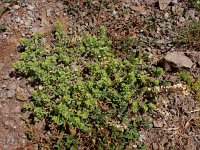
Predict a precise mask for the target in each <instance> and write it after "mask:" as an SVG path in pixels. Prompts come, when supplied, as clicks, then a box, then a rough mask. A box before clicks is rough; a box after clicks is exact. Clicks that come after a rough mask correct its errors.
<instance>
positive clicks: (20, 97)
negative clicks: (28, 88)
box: [16, 87, 30, 101]
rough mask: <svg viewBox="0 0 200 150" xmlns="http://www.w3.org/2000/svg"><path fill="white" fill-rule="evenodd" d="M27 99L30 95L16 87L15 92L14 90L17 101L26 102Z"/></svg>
mask: <svg viewBox="0 0 200 150" xmlns="http://www.w3.org/2000/svg"><path fill="white" fill-rule="evenodd" d="M29 97H30V95H29V94H28V93H27V92H25V91H24V90H23V89H22V88H20V87H17V90H16V98H17V100H20V101H27V100H28V98H29Z"/></svg>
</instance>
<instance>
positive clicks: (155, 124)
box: [153, 120, 163, 128]
mask: <svg viewBox="0 0 200 150" xmlns="http://www.w3.org/2000/svg"><path fill="white" fill-rule="evenodd" d="M153 126H154V127H155V128H162V127H163V122H162V121H160V120H155V121H153Z"/></svg>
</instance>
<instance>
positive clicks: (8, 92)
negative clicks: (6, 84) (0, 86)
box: [6, 90, 15, 98]
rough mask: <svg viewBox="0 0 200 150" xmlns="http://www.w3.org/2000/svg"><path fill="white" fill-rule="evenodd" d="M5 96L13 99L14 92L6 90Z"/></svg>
mask: <svg viewBox="0 0 200 150" xmlns="http://www.w3.org/2000/svg"><path fill="white" fill-rule="evenodd" d="M6 95H7V97H8V98H13V97H14V96H15V90H8V91H7V93H6Z"/></svg>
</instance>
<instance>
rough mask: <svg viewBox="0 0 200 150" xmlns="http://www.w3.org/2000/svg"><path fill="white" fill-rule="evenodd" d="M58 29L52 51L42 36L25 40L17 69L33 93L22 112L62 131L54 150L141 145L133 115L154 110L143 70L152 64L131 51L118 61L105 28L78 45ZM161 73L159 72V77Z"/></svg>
mask: <svg viewBox="0 0 200 150" xmlns="http://www.w3.org/2000/svg"><path fill="white" fill-rule="evenodd" d="M55 28H56V30H55V32H54V40H53V43H51V49H46V48H45V44H44V43H43V40H42V36H35V35H34V36H33V37H32V38H31V39H24V40H23V41H22V45H23V47H24V48H25V51H24V52H23V53H22V55H21V59H20V60H19V61H18V62H17V63H16V64H15V69H16V70H17V72H18V73H19V74H20V75H22V76H25V77H27V78H28V79H29V81H30V82H31V83H32V84H33V85H34V88H35V90H34V91H33V93H32V99H31V101H30V103H28V104H26V105H25V106H24V107H25V108H26V109H28V110H30V111H32V112H33V116H34V121H35V122H37V121H40V120H42V119H45V120H46V123H47V124H54V125H55V126H56V127H59V129H60V128H61V130H62V132H63V133H62V135H64V136H62V138H59V139H57V140H56V141H57V142H56V143H57V144H53V145H54V146H53V148H55V149H59V148H60V149H67V148H71V149H77V147H78V145H80V143H78V141H82V142H83V143H84V141H85V143H86V145H87V144H89V145H88V146H89V147H90V148H91V149H94V148H98V149H103V148H107V149H116V148H118V149H123V148H124V147H126V146H128V145H129V144H131V142H132V141H135V140H137V139H138V138H139V134H138V133H137V125H136V124H135V122H134V121H133V117H134V114H135V113H137V112H138V111H139V109H142V110H143V111H145V112H146V111H148V110H153V109H155V108H156V107H155V105H154V104H153V103H152V102H151V101H150V100H148V93H149V90H147V89H148V86H149V85H148V83H146V77H148V74H147V71H146V70H145V69H144V67H143V66H147V65H148V62H147V63H146V62H145V60H144V59H143V58H142V55H140V57H135V55H133V54H131V52H130V54H128V55H124V56H126V57H118V55H116V54H115V52H114V51H113V50H112V49H111V46H112V42H111V41H110V39H109V38H108V37H107V36H106V34H105V29H104V28H100V30H99V33H98V34H97V35H96V36H91V35H86V36H83V37H82V39H81V40H77V41H76V42H75V43H76V44H71V41H70V40H69V39H66V38H65V37H64V33H63V31H62V30H61V25H60V24H59V23H57V24H56V25H55ZM73 43H74V41H73ZM72 45H73V46H72ZM146 68H147V67H146ZM162 73H163V70H162V69H161V68H155V70H154V75H155V76H156V77H158V76H160V75H161V74H162ZM157 84H158V83H157ZM157 84H156V85H157ZM151 86H152V85H151ZM141 98H142V99H141ZM138 99H140V100H138ZM151 99H152V97H151ZM72 131H73V132H72ZM80 139H81V140H80ZM52 140H53V139H52ZM54 140H55V139H54ZM91 141H92V142H91ZM54 143H55V142H54ZM58 147H59V148H58Z"/></svg>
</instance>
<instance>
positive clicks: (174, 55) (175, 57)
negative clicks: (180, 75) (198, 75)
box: [164, 52, 194, 69]
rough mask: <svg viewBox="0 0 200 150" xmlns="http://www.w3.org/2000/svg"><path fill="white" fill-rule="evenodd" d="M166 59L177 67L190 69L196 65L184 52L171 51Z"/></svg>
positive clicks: (172, 65)
mask: <svg viewBox="0 0 200 150" xmlns="http://www.w3.org/2000/svg"><path fill="white" fill-rule="evenodd" d="M164 60H165V62H166V63H168V64H169V65H170V66H171V67H176V68H187V69H190V68H191V67H192V66H193V65H194V64H193V62H192V61H191V60H190V59H189V58H188V57H187V56H186V55H185V54H184V53H182V52H169V53H167V55H166V56H165V57H164Z"/></svg>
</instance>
